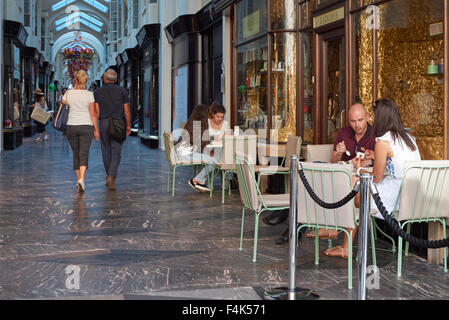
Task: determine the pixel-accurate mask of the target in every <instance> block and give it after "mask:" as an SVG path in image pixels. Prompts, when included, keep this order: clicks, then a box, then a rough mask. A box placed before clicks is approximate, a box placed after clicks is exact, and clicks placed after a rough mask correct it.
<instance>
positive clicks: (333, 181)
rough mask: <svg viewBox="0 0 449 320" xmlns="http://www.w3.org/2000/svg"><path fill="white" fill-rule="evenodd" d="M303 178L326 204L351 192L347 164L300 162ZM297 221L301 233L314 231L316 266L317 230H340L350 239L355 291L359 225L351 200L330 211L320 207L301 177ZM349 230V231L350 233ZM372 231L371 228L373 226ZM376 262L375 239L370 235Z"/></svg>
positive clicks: (317, 256)
mask: <svg viewBox="0 0 449 320" xmlns="http://www.w3.org/2000/svg"><path fill="white" fill-rule="evenodd" d="M301 163H302V166H303V169H304V174H305V176H306V178H307V179H308V181H309V183H310V185H311V187H312V189H313V190H314V192H315V193H316V194H317V196H318V197H320V198H321V199H322V200H323V201H325V202H328V203H334V202H336V201H339V200H341V199H343V198H344V197H345V196H346V195H347V194H349V193H350V192H351V191H352V189H353V186H352V166H351V165H348V164H328V163H310V162H301ZM298 181H299V182H298V193H297V194H298V197H297V217H298V223H300V224H302V225H301V226H300V227H299V228H298V232H299V231H300V230H301V229H302V228H305V227H308V228H312V229H315V264H316V265H318V264H319V237H318V229H320V228H322V229H326V230H331V229H334V230H338V231H342V232H344V233H345V235H346V236H347V237H348V289H352V255H353V254H352V232H353V229H354V227H355V226H356V225H357V221H358V210H356V208H355V205H354V200H351V201H350V202H348V203H347V204H345V205H344V206H342V207H340V208H338V209H334V210H329V209H324V208H322V207H320V206H319V205H318V204H316V203H315V201H314V200H313V199H312V198H311V197H310V196H309V194H308V193H307V190H306V189H305V187H304V184H303V183H302V181H301V180H300V178H299V177H298ZM346 229H350V230H351V231H350V232H348V231H347V230H346ZM371 230H372V226H371ZM371 246H372V249H373V250H372V255H373V261H375V246H374V237H373V235H372V233H371Z"/></svg>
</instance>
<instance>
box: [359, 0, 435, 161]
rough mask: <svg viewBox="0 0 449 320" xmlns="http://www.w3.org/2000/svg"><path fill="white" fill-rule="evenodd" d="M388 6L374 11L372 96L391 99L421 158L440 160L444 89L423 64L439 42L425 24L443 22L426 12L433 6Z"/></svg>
mask: <svg viewBox="0 0 449 320" xmlns="http://www.w3.org/2000/svg"><path fill="white" fill-rule="evenodd" d="M394 2H395V3H387V4H386V5H382V6H380V9H381V11H380V17H381V24H380V25H381V29H380V30H379V31H378V44H379V47H378V65H379V72H378V96H379V97H387V98H392V99H393V100H395V102H396V104H397V105H398V107H399V111H400V113H401V118H402V121H403V124H404V126H405V127H410V128H412V130H413V131H412V133H413V135H414V136H415V137H416V139H417V142H418V148H419V149H420V152H421V156H422V158H423V159H428V160H433V159H435V160H436V159H443V157H444V145H443V134H444V132H443V130H444V113H443V107H444V92H443V89H444V86H443V84H442V81H441V80H439V78H438V77H435V76H427V74H426V73H427V65H428V64H429V61H430V60H431V59H432V58H440V57H441V56H442V53H443V50H444V47H443V44H444V42H443V37H442V36H436V37H430V35H429V25H430V24H431V23H434V22H439V21H442V18H443V17H442V16H441V18H440V17H439V16H438V12H437V10H435V8H432V7H431V4H433V5H434V4H435V3H436V2H435V1H428V0H427V1H426V0H424V1H423V0H398V1H394ZM441 2H442V1H441ZM400 7H402V10H403V11H402V12H401V14H400V15H398V13H399V8H400ZM404 9H405V10H404ZM440 13H441V11H440ZM438 60H439V59H438ZM366 86H368V85H366Z"/></svg>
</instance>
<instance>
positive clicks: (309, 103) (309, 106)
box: [302, 32, 313, 143]
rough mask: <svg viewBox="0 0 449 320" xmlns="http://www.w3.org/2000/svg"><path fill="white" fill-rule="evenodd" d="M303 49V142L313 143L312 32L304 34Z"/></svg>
mask: <svg viewBox="0 0 449 320" xmlns="http://www.w3.org/2000/svg"><path fill="white" fill-rule="evenodd" d="M302 37H303V41H302V50H303V59H304V60H303V66H302V68H303V73H302V74H303V106H302V108H303V120H304V123H303V142H304V143H313V61H312V54H313V51H312V45H313V43H312V39H313V37H312V32H304V33H303V34H302Z"/></svg>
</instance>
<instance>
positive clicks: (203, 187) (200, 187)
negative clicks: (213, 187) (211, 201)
mask: <svg viewBox="0 0 449 320" xmlns="http://www.w3.org/2000/svg"><path fill="white" fill-rule="evenodd" d="M195 189H196V190H198V191H200V192H210V189H209V188H208V187H207V186H206V185H205V184H204V183H197V184H195Z"/></svg>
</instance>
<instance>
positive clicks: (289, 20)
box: [270, 0, 296, 30]
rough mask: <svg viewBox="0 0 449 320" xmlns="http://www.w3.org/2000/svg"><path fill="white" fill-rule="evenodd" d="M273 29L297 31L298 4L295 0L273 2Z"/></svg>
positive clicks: (271, 12)
mask: <svg viewBox="0 0 449 320" xmlns="http://www.w3.org/2000/svg"><path fill="white" fill-rule="evenodd" d="M270 16H271V29H272V30H279V29H295V28H296V3H295V0H272V1H271V9H270Z"/></svg>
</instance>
